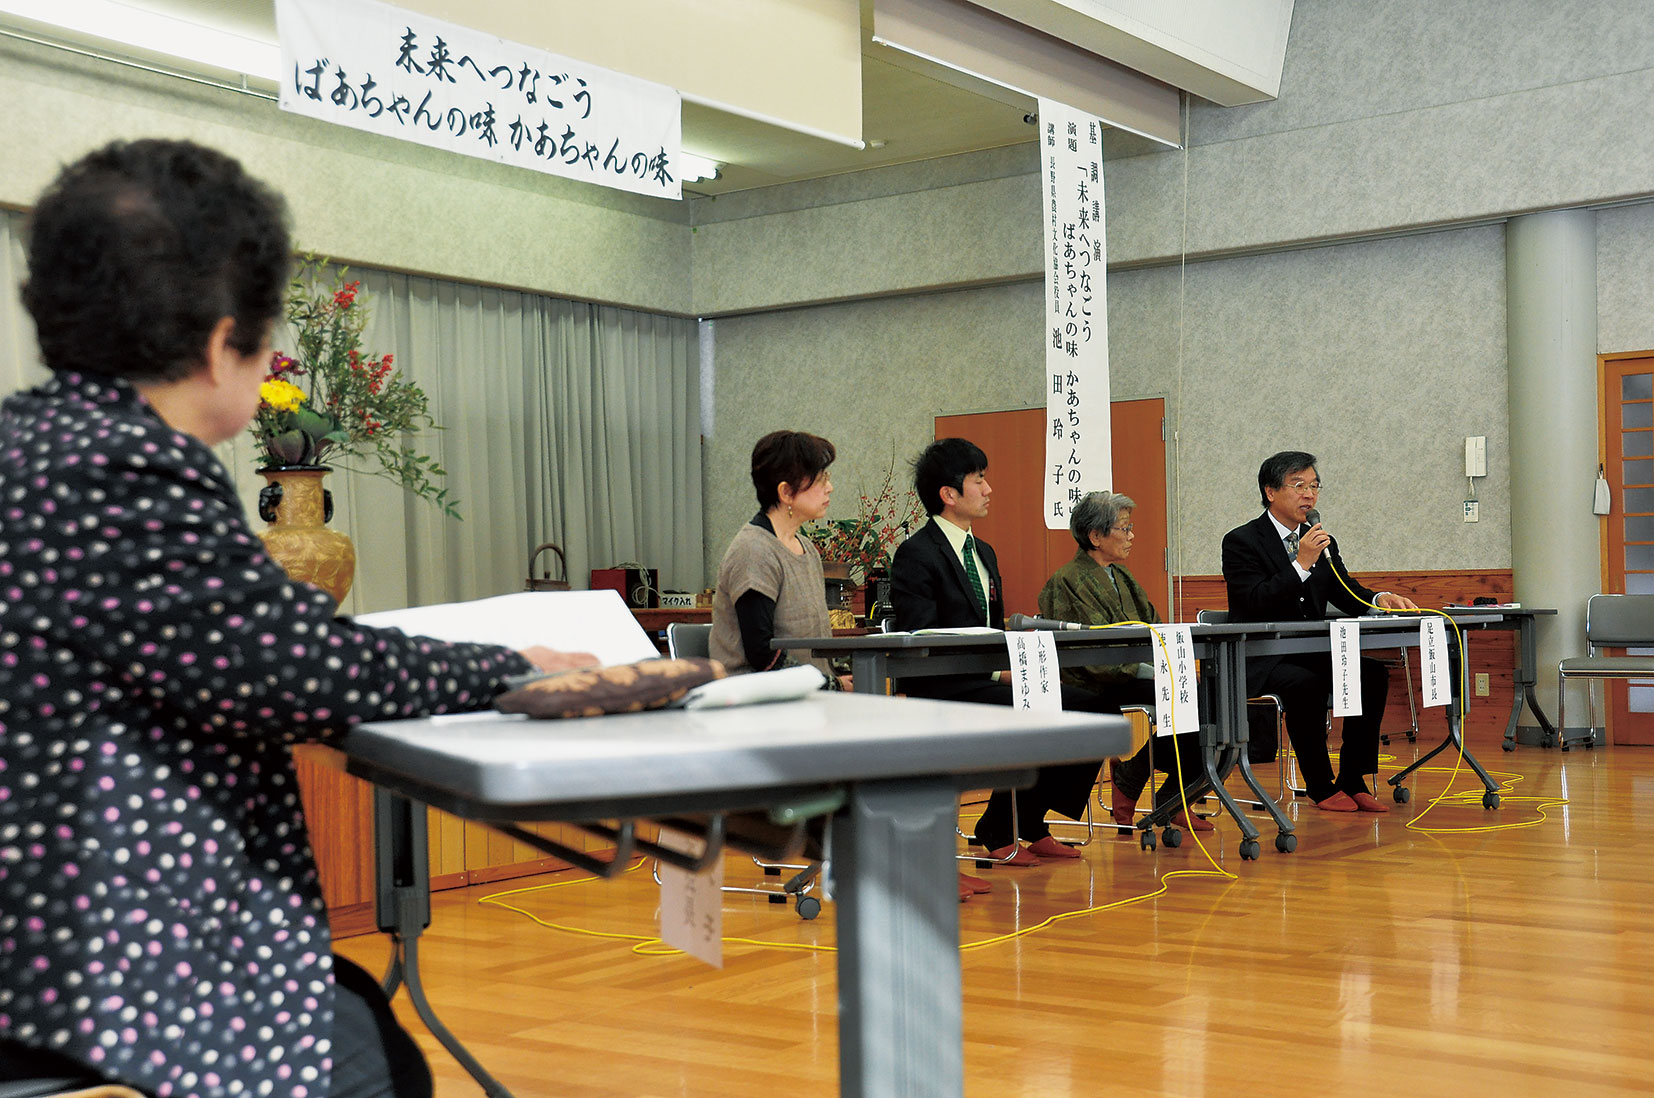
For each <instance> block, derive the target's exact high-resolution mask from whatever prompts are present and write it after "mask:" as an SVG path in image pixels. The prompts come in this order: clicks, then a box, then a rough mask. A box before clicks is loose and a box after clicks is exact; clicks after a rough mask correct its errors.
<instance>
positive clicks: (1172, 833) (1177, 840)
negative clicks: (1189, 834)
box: [1160, 827, 1183, 850]
mask: <svg viewBox="0 0 1654 1098" xmlns="http://www.w3.org/2000/svg"><path fill="white" fill-rule="evenodd" d="M1160 837H1161V838H1162V839H1164V840H1166V846H1167V847H1168V848H1170V849H1172V850H1176V849H1177V848H1178V847H1180V846H1182V845H1183V832H1181V831H1179V830H1178V829H1177V828H1175V827H1168V828H1167V829H1166V830H1165V831H1163V832H1161V833H1160Z"/></svg>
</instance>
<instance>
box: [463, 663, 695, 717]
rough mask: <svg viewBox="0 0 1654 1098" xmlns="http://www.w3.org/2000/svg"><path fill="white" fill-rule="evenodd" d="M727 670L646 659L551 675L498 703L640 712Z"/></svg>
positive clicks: (564, 712) (548, 709)
mask: <svg viewBox="0 0 1654 1098" xmlns="http://www.w3.org/2000/svg"><path fill="white" fill-rule="evenodd" d="M724 675H725V671H724V665H723V664H721V663H719V662H718V661H717V660H703V659H683V660H643V661H641V662H638V663H622V664H616V665H615V666H613V667H599V668H597V669H595V670H591V671H565V672H562V673H559V674H552V675H548V676H546V677H545V678H542V679H536V680H534V681H533V682H531V683H529V684H528V685H527V686H522V687H519V688H517V689H516V690H510V691H507V692H506V693H504V694H501V695H500V696H499V697H497V698H495V699H494V707H495V708H496V709H498V710H499V711H500V712H502V713H526V714H528V715H529V716H530V717H538V718H542V719H546V718H556V717H600V716H602V715H603V714H605V713H636V712H638V711H640V710H644V709H659V708H661V707H662V706H665V705H668V704H670V703H672V702H674V701H677V700H678V699H679V698H682V697H683V696H684V695H685V694H687V693H689V691H690V690H692V689H694V688H695V687H697V686H700V685H701V684H702V683H708V682H711V681H713V680H714V679H721V678H723V677H724Z"/></svg>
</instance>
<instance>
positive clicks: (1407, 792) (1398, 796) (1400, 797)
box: [1390, 785, 1413, 804]
mask: <svg viewBox="0 0 1654 1098" xmlns="http://www.w3.org/2000/svg"><path fill="white" fill-rule="evenodd" d="M1390 796H1392V797H1394V798H1395V801H1396V803H1397V804H1406V803H1407V802H1408V801H1410V800H1412V799H1413V791H1412V790H1411V789H1408V788H1407V787H1406V786H1405V785H1398V786H1396V787H1395V788H1394V789H1392V790H1390Z"/></svg>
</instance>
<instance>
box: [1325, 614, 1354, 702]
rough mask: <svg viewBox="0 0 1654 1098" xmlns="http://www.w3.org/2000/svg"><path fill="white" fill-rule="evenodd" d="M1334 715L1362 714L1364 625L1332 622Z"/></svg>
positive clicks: (1347, 621) (1349, 620) (1348, 620)
mask: <svg viewBox="0 0 1654 1098" xmlns="http://www.w3.org/2000/svg"><path fill="white" fill-rule="evenodd" d="M1331 632H1332V715H1333V716H1335V717H1359V716H1360V715H1361V623H1360V622H1358V621H1355V620H1354V619H1353V618H1352V619H1346V620H1344V621H1335V622H1333V623H1332V630H1331Z"/></svg>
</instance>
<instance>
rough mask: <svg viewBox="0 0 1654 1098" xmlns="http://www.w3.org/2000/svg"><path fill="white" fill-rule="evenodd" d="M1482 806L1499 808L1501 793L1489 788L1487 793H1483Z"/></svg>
mask: <svg viewBox="0 0 1654 1098" xmlns="http://www.w3.org/2000/svg"><path fill="white" fill-rule="evenodd" d="M1482 807H1483V808H1498V807H1499V794H1497V793H1495V792H1493V791H1492V790H1491V789H1490V790H1488V791H1487V792H1486V793H1483V794H1482Z"/></svg>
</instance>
